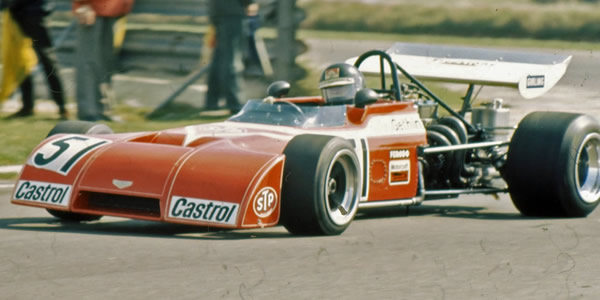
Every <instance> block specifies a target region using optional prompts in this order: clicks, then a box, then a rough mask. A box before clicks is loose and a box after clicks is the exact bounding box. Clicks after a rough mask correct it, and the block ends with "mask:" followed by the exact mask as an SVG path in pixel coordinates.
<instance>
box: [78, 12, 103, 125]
mask: <svg viewBox="0 0 600 300" xmlns="http://www.w3.org/2000/svg"><path fill="white" fill-rule="evenodd" d="M106 22H107V18H102V17H99V18H97V19H96V22H95V23H94V24H93V25H90V26H85V25H79V26H78V27H77V55H76V75H77V76H76V81H77V82H76V97H77V108H78V112H77V116H78V118H79V119H81V120H91V121H96V120H100V119H102V118H103V117H104V115H103V112H104V105H103V104H102V102H101V98H102V94H101V92H100V84H101V83H102V82H103V80H105V76H106V72H105V70H106V67H105V66H104V64H105V62H104V61H103V57H104V56H103V55H104V54H103V52H104V51H106V50H104V49H105V48H106V47H107V45H103V44H105V43H106V42H104V38H105V31H106V27H107V26H106V25H105V23H106ZM111 30H112V28H111ZM109 46H110V47H111V49H112V41H111V42H110V45H109Z"/></svg>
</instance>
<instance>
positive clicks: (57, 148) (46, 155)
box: [27, 134, 112, 175]
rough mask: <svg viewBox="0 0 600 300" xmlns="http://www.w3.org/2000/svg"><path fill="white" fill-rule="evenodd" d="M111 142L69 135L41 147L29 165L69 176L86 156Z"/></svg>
mask: <svg viewBox="0 0 600 300" xmlns="http://www.w3.org/2000/svg"><path fill="white" fill-rule="evenodd" d="M111 142H112V141H110V140H105V139H100V138H95V137H88V136H82V135H73V134H71V135H67V136H64V137H61V138H59V139H56V140H54V141H52V142H49V143H46V144H45V145H43V146H42V147H40V148H39V149H38V150H37V151H36V152H35V153H33V155H31V158H30V159H29V161H28V162H27V164H28V165H31V166H34V167H36V168H40V169H46V170H50V171H54V172H56V173H59V174H61V175H67V174H68V173H69V171H70V170H71V169H72V168H73V167H74V166H75V165H76V164H77V162H78V161H79V160H80V159H82V158H83V157H84V156H85V155H86V154H88V153H90V152H91V151H92V150H94V149H96V148H98V147H101V146H105V145H108V144H109V143H111Z"/></svg>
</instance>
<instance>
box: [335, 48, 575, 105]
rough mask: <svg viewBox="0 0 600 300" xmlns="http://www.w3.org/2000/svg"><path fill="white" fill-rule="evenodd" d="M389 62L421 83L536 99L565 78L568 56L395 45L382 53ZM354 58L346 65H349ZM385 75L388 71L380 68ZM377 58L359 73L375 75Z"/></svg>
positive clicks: (368, 61)
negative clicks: (506, 90)
mask: <svg viewBox="0 0 600 300" xmlns="http://www.w3.org/2000/svg"><path fill="white" fill-rule="evenodd" d="M386 52H387V53H388V54H389V55H390V57H391V58H392V60H393V61H394V62H395V63H396V64H398V65H399V66H400V67H402V68H403V69H404V70H406V71H407V72H408V73H409V74H411V75H412V76H414V77H416V78H418V79H422V80H436V81H443V82H455V83H467V84H478V85H495V86H507V87H513V88H517V89H518V90H519V93H520V94H521V96H523V98H526V99H531V98H535V97H539V96H541V95H543V94H544V93H546V92H547V91H549V90H550V89H551V88H552V87H553V86H554V85H555V84H556V83H557V82H558V81H559V80H560V78H562V76H563V75H564V74H565V71H566V70H567V66H568V65H569V62H571V58H572V56H570V55H560V54H545V53H531V52H516V51H506V50H489V49H483V48H471V47H456V46H441V45H439V46H438V45H426V44H412V43H395V44H394V45H393V46H392V47H391V48H390V49H388V50H387V51H386ZM356 59H357V57H353V58H350V59H348V60H347V61H346V62H347V63H350V64H353V63H354V62H355V61H356ZM384 65H385V67H384V69H385V71H386V73H389V72H390V70H389V67H388V66H387V64H384ZM379 66H380V62H379V59H378V57H370V58H368V59H367V60H365V61H364V62H363V63H362V64H361V66H360V70H361V72H363V73H376V74H379V72H380V71H379V68H380V67H379Z"/></svg>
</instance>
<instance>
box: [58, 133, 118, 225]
mask: <svg viewBox="0 0 600 300" xmlns="http://www.w3.org/2000/svg"><path fill="white" fill-rule="evenodd" d="M64 133H67V134H68V133H74V134H111V133H113V131H112V129H110V127H108V126H106V125H104V124H99V123H93V122H85V121H63V122H60V123H58V124H56V126H54V128H52V129H51V130H50V132H49V133H48V136H52V135H55V134H64ZM46 210H47V211H48V213H50V214H51V215H52V216H54V217H57V218H59V219H62V220H66V221H76V222H81V221H96V220H99V219H100V218H102V216H101V215H90V214H79V213H73V212H69V211H63V210H56V209H46Z"/></svg>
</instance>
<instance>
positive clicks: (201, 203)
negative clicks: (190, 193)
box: [169, 196, 239, 225]
mask: <svg viewBox="0 0 600 300" xmlns="http://www.w3.org/2000/svg"><path fill="white" fill-rule="evenodd" d="M238 208H239V205H238V204H236V203H230V202H221V201H215V200H205V199H195V198H186V197H181V196H173V197H172V198H171V204H170V205H169V217H171V218H177V219H185V220H192V221H201V222H210V223H218V224H229V225H235V221H236V220H237V215H238Z"/></svg>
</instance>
